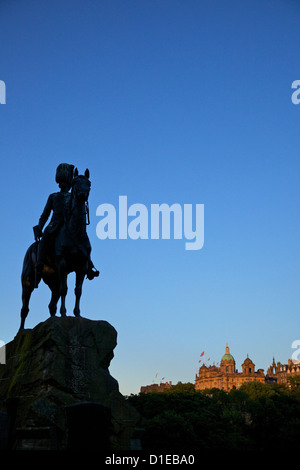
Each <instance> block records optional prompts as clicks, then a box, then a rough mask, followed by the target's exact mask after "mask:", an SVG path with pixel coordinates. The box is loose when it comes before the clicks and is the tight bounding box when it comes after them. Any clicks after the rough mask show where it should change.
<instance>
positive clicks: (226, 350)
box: [225, 343, 230, 354]
mask: <svg viewBox="0 0 300 470" xmlns="http://www.w3.org/2000/svg"><path fill="white" fill-rule="evenodd" d="M225 354H230V352H229V347H228V343H226V348H225Z"/></svg>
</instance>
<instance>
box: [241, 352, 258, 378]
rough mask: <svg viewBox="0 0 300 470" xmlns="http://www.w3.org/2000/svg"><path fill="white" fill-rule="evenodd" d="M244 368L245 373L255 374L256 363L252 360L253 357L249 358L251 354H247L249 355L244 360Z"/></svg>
mask: <svg viewBox="0 0 300 470" xmlns="http://www.w3.org/2000/svg"><path fill="white" fill-rule="evenodd" d="M242 368H243V374H244V375H248V374H252V375H253V374H254V372H255V370H254V368H255V364H254V363H253V361H251V359H249V356H248V354H247V357H246V359H245V360H244V362H243V364H242Z"/></svg>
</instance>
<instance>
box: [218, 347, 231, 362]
mask: <svg viewBox="0 0 300 470" xmlns="http://www.w3.org/2000/svg"><path fill="white" fill-rule="evenodd" d="M221 361H231V362H234V358H233V356H232V355H231V354H230V352H229V347H228V343H227V344H226V348H225V354H224V356H223V357H222V359H221Z"/></svg>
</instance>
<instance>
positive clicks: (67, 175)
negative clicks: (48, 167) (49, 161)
mask: <svg viewBox="0 0 300 470" xmlns="http://www.w3.org/2000/svg"><path fill="white" fill-rule="evenodd" d="M73 172H74V165H70V164H69V163H61V164H60V165H58V167H57V168H56V175H55V181H56V183H58V184H59V186H60V187H62V186H63V185H67V187H68V189H70V188H71V186H72V181H73Z"/></svg>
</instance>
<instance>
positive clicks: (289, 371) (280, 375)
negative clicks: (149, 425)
mask: <svg viewBox="0 0 300 470" xmlns="http://www.w3.org/2000/svg"><path fill="white" fill-rule="evenodd" d="M296 375H300V363H299V362H298V361H297V362H296V361H293V359H288V363H287V364H281V362H277V364H276V362H275V359H274V357H273V362H272V364H271V365H270V367H269V368H268V370H267V376H266V380H267V381H268V382H271V381H274V382H277V383H278V384H288V378H289V377H295V376H296Z"/></svg>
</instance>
